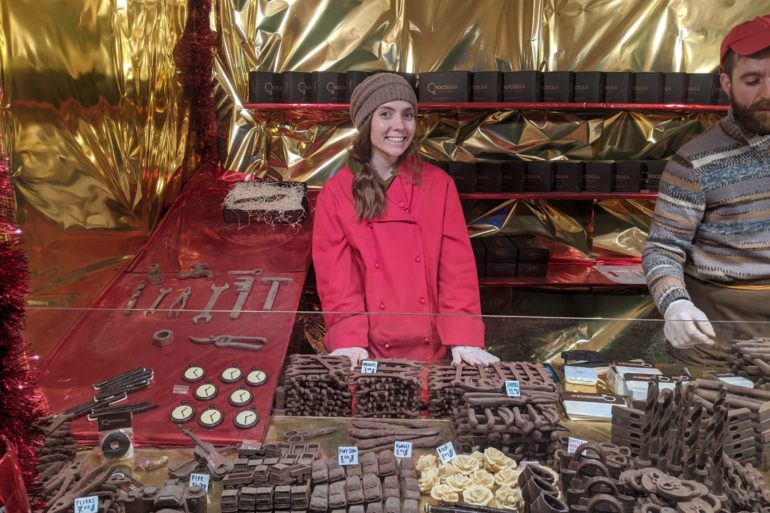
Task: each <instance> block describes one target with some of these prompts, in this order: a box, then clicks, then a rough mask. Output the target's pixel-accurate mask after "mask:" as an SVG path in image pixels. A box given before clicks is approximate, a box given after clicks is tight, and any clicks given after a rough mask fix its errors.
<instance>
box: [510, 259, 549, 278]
mask: <svg viewBox="0 0 770 513" xmlns="http://www.w3.org/2000/svg"><path fill="white" fill-rule="evenodd" d="M546 274H548V264H547V263H546V262H519V263H518V264H517V265H516V276H522V277H532V276H545V275H546Z"/></svg>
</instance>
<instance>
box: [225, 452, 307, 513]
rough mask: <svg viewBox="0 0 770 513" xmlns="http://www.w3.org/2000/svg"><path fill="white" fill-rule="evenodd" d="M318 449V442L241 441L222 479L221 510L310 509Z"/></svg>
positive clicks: (231, 511)
mask: <svg viewBox="0 0 770 513" xmlns="http://www.w3.org/2000/svg"><path fill="white" fill-rule="evenodd" d="M319 451H320V447H319V445H318V444H315V443H305V444H287V443H283V444H265V445H261V444H259V443H256V444H255V443H252V444H250V445H249V446H245V445H241V446H240V447H239V448H238V458H237V459H236V460H235V462H234V464H233V470H232V472H230V473H229V474H227V475H226V476H225V477H224V478H223V479H222V486H223V488H224V490H223V492H222V512H223V513H235V512H237V511H285V512H290V511H307V508H308V506H309V504H310V476H311V473H312V468H313V463H314V462H315V461H316V460H317V458H318V455H319Z"/></svg>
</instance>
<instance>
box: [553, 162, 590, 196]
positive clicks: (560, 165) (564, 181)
mask: <svg viewBox="0 0 770 513" xmlns="http://www.w3.org/2000/svg"><path fill="white" fill-rule="evenodd" d="M555 168H556V169H555V171H554V175H553V190H554V191H556V192H580V186H581V185H582V183H583V163H582V162H580V161H579V160H557V161H556V163H555Z"/></svg>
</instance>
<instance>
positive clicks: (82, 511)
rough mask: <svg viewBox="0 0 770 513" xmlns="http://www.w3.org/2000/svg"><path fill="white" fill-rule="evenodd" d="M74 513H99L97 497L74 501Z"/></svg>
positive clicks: (79, 498)
mask: <svg viewBox="0 0 770 513" xmlns="http://www.w3.org/2000/svg"><path fill="white" fill-rule="evenodd" d="M75 513H99V497H95V496H92V497H78V498H77V499H75Z"/></svg>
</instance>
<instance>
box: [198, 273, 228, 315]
mask: <svg viewBox="0 0 770 513" xmlns="http://www.w3.org/2000/svg"><path fill="white" fill-rule="evenodd" d="M229 288H230V284H229V283H225V284H224V285H222V286H217V285H215V284H213V283H212V284H211V297H209V302H208V303H206V306H205V307H204V308H203V311H202V312H201V313H199V314H198V315H196V316H195V317H193V318H192V322H193V324H198V321H201V320H203V321H206V322H211V309H212V308H214V305H215V304H217V299H219V296H220V295H222V293H223V292H224V291H226V290H227V289H229Z"/></svg>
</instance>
